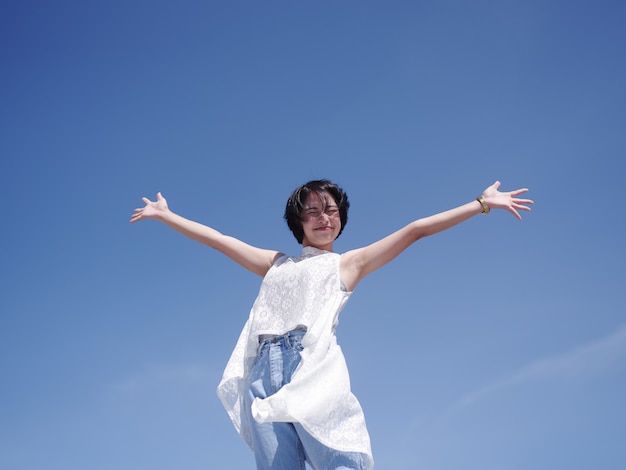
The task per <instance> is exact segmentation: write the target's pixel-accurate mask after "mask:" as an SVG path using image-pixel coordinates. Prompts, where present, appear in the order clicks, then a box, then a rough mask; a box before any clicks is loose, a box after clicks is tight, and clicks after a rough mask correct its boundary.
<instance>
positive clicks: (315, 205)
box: [300, 192, 341, 251]
mask: <svg viewBox="0 0 626 470" xmlns="http://www.w3.org/2000/svg"><path fill="white" fill-rule="evenodd" d="M320 196H321V197H320ZM300 217H301V220H302V229H303V230H304V237H303V239H302V246H312V247H314V248H318V249H320V250H326V251H333V242H334V241H335V239H336V238H337V237H338V236H339V232H340V231H341V218H340V217H339V209H338V207H337V203H336V202H335V200H334V199H333V198H332V196H331V195H330V194H328V193H326V192H324V193H321V195H318V194H317V193H311V194H310V195H309V197H308V198H307V199H306V201H305V204H304V208H303V209H302V212H301V214H300Z"/></svg>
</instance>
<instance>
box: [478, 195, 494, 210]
mask: <svg viewBox="0 0 626 470" xmlns="http://www.w3.org/2000/svg"><path fill="white" fill-rule="evenodd" d="M476 200H477V201H478V202H479V203H480V206H481V208H482V211H481V214H485V215H487V214H489V211H491V208H490V207H489V204H487V201H485V196H483V195H482V194H481V195H480V196H478V197H477V198H476Z"/></svg>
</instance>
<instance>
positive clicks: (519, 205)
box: [513, 204, 530, 212]
mask: <svg viewBox="0 0 626 470" xmlns="http://www.w3.org/2000/svg"><path fill="white" fill-rule="evenodd" d="M513 207H514V208H515V209H517V210H521V211H528V212H530V207H527V206H524V205H522V204H513Z"/></svg>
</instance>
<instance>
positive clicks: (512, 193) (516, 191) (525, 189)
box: [509, 188, 528, 197]
mask: <svg viewBox="0 0 626 470" xmlns="http://www.w3.org/2000/svg"><path fill="white" fill-rule="evenodd" d="M527 192H528V188H522V189H516V190H515V191H511V192H510V193H509V194H510V195H511V196H513V197H515V196H519V195H520V194H524V193H527Z"/></svg>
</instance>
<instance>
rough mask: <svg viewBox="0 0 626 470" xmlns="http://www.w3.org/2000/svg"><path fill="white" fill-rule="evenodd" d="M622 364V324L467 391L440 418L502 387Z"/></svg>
mask: <svg viewBox="0 0 626 470" xmlns="http://www.w3.org/2000/svg"><path fill="white" fill-rule="evenodd" d="M624 367H626V325H622V326H621V327H620V328H618V329H617V330H615V331H614V332H612V333H611V334H609V335H607V336H605V337H603V338H601V339H599V340H596V341H593V342H590V343H586V344H584V345H582V346H579V347H577V348H575V349H572V350H570V351H568V352H566V353H563V354H559V355H554V356H550V357H545V358H542V359H539V360H537V361H535V362H532V363H530V364H528V365H526V366H524V367H522V368H521V369H519V370H517V371H516V372H514V373H513V374H511V375H508V376H506V377H504V378H502V379H499V380H496V381H494V382H492V383H490V384H488V385H486V386H484V387H482V388H480V389H478V390H476V391H474V392H471V393H468V394H467V395H465V396H464V397H463V398H461V399H460V400H459V401H457V402H456V403H455V404H454V405H452V406H451V407H450V408H449V409H448V411H447V412H446V413H445V415H444V418H447V417H450V416H451V415H453V414H454V413H457V412H458V411H459V410H461V409H463V408H465V407H468V406H470V405H472V404H474V403H476V402H477V401H479V400H481V399H483V398H485V397H486V396H488V395H491V394H493V393H495V392H498V391H501V390H503V389H506V388H510V387H515V386H518V385H522V384H527V383H532V382H542V381H554V380H565V379H577V380H590V379H592V378H594V377H598V376H602V375H606V374H609V373H612V372H615V371H618V370H620V369H622V368H624Z"/></svg>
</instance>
